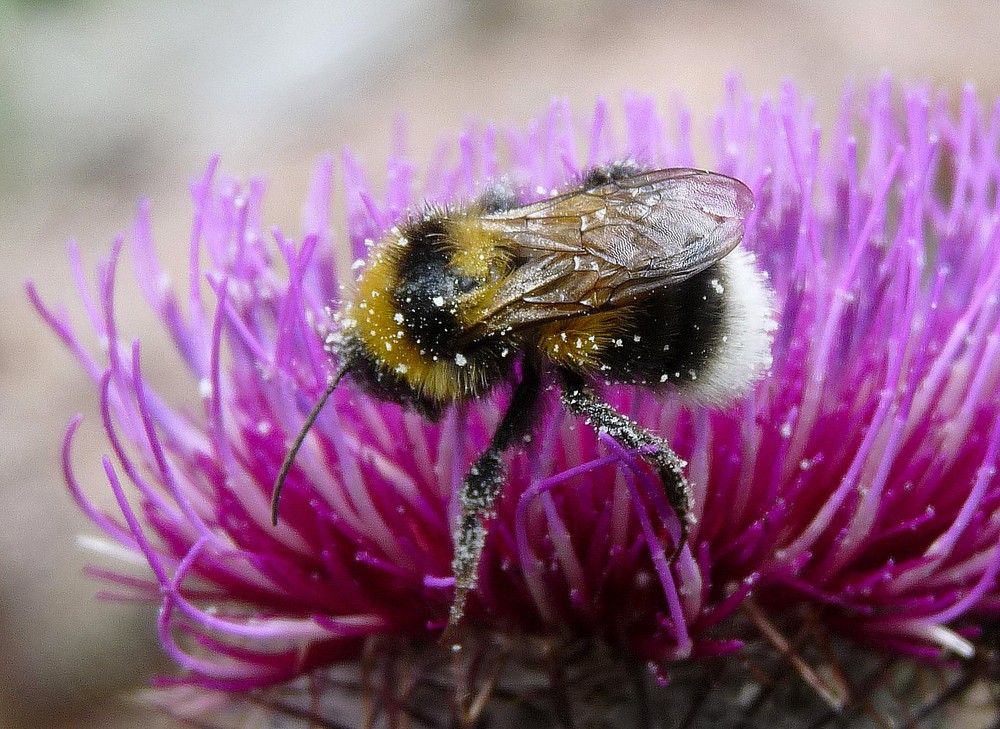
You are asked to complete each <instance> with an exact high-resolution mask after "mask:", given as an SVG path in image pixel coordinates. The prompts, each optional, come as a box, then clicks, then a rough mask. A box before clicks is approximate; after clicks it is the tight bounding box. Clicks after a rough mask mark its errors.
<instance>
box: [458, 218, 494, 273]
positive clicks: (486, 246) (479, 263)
mask: <svg viewBox="0 0 1000 729" xmlns="http://www.w3.org/2000/svg"><path fill="white" fill-rule="evenodd" d="M448 222H449V226H448V227H449V233H450V240H451V242H452V243H453V245H454V251H453V252H452V255H451V265H452V267H454V269H455V271H456V272H457V273H460V274H463V275H465V276H469V277H471V278H475V279H478V280H480V281H486V280H487V279H488V278H489V277H490V273H491V270H492V269H493V268H494V267H495V266H496V265H497V263H499V262H501V261H504V260H505V251H504V249H502V248H498V247H497V240H496V236H495V235H494V234H493V233H489V232H487V231H485V230H483V227H482V225H480V224H479V221H478V219H477V218H476V217H475V216H464V217H460V218H454V219H451V220H449V221H448ZM498 259H499V260H498Z"/></svg>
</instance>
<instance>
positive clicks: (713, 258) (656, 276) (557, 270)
mask: <svg viewBox="0 0 1000 729" xmlns="http://www.w3.org/2000/svg"><path fill="white" fill-rule="evenodd" d="M752 209H753V194H752V193H751V192H750V190H749V189H748V188H747V187H746V185H744V184H743V183H742V182H740V181H739V180H735V179H733V178H731V177H727V176H725V175H720V174H717V173H714V172H706V171H702V170H692V169H684V168H677V169H664V170H655V171H652V172H646V173H642V174H638V175H633V176H631V177H627V178H625V179H623V180H616V181H612V182H608V183H606V184H604V185H601V186H599V187H595V188H592V189H589V190H578V191H574V192H569V193H566V194H564V195H559V196H557V197H553V198H550V199H547V200H542V201H539V202H537V203H533V204H531V205H526V206H524V207H520V208H515V209H512V210H508V211H504V212H500V213H496V214H491V215H488V216H485V217H484V218H483V219H482V221H481V224H482V225H483V226H484V228H485V229H486V230H487V231H489V232H492V233H494V234H497V235H499V236H500V237H501V238H504V239H506V240H507V241H509V244H510V247H511V249H512V250H513V252H514V254H515V258H516V259H517V260H518V261H519V265H518V266H517V267H516V268H515V269H514V271H513V272H512V273H511V274H510V275H509V276H507V277H506V278H505V279H504V280H503V281H501V282H500V284H499V285H498V286H496V287H495V288H494V290H493V291H491V295H490V297H489V300H488V301H484V302H482V303H481V304H480V305H479V307H477V308H478V309H479V310H478V311H477V312H476V315H475V316H474V317H473V319H475V320H476V321H478V322H480V323H482V324H484V325H486V328H487V329H489V330H494V331H496V330H501V329H504V328H509V327H515V328H516V327H521V326H530V325H533V324H541V323H544V322H546V321H551V320H554V319H561V318H566V317H571V316H579V315H583V314H587V313H592V312H593V311H594V310H596V309H599V308H607V307H612V306H615V305H621V304H625V303H629V302H632V301H635V300H637V299H640V298H641V297H642V296H643V295H644V294H647V293H649V292H651V291H654V290H656V289H659V288H661V287H662V286H664V285H669V284H671V283H677V282H680V281H683V280H685V279H687V278H690V277H691V276H694V275H695V274H697V273H700V272H701V271H704V270H705V269H706V268H708V267H709V266H711V265H712V264H713V263H716V262H717V261H719V260H720V259H722V258H723V257H724V256H725V255H726V254H727V253H729V252H730V251H731V250H732V249H733V248H735V247H736V246H737V245H738V244H739V242H740V240H742V238H743V219H744V218H745V217H746V216H747V214H748V213H749V212H750V211H751V210H752Z"/></svg>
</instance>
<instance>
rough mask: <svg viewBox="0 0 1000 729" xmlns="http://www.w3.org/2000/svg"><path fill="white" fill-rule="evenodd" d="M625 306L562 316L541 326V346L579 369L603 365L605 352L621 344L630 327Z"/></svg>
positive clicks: (550, 355)
mask: <svg viewBox="0 0 1000 729" xmlns="http://www.w3.org/2000/svg"><path fill="white" fill-rule="evenodd" d="M628 320H629V312H628V311H627V310H625V309H616V310H614V311H602V312H599V313H597V314H590V315H589V316H580V317H573V318H570V319H562V320H560V321H555V322H552V323H551V324H546V325H544V326H541V327H539V329H538V334H539V336H538V346H539V348H540V349H541V350H542V352H544V353H545V355H546V356H547V357H548V358H549V359H550V360H552V362H554V363H555V364H557V365H560V366H562V367H569V368H570V369H573V370H576V371H578V372H585V371H592V370H594V369H597V368H599V366H600V363H601V353H602V352H604V351H606V350H608V349H610V348H612V347H615V346H621V340H620V339H619V338H618V337H620V336H621V333H622V332H623V331H627V329H628Z"/></svg>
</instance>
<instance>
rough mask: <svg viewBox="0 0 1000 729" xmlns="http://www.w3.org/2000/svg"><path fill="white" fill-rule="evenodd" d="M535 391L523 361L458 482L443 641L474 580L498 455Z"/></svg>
mask: <svg viewBox="0 0 1000 729" xmlns="http://www.w3.org/2000/svg"><path fill="white" fill-rule="evenodd" d="M540 391H541V377H540V374H539V372H538V369H537V368H536V367H534V366H533V365H532V364H530V363H525V365H524V371H523V373H522V376H521V382H520V383H519V384H518V385H517V388H516V389H515V390H514V394H513V395H512V396H511V398H510V404H509V405H508V406H507V411H506V412H505V413H504V415H503V418H502V419H501V421H500V425H499V426H497V429H496V431H495V432H494V433H493V438H492V439H491V440H490V445H489V448H487V449H486V450H485V451H484V452H483V454H482V455H480V456H479V458H477V459H476V461H475V463H473V464H472V467H471V468H470V469H469V472H468V473H467V474H466V475H465V478H464V479H463V480H462V486H461V490H460V491H459V494H458V500H459V506H460V507H461V514H460V516H459V522H458V527H457V528H456V529H455V535H454V542H455V556H454V558H453V560H452V563H451V566H452V572H453V573H454V575H455V598H454V601H453V602H452V604H451V611H450V612H449V614H448V627H447V628H445V632H444V634H443V635H442V636H441V642H442V643H443V644H448V643H452V642H453V640H452V636H453V635H454V631H455V628H456V626H457V625H458V623H459V621H460V620H461V619H462V615H463V614H464V613H465V602H466V599H467V598H468V596H469V593H470V592H472V590H473V589H475V587H476V581H477V580H478V579H479V559H480V557H481V556H482V554H483V547H484V546H485V544H486V535H487V533H488V529H487V525H486V522H487V521H488V520H489V519H492V518H493V516H494V515H495V513H496V511H495V506H496V500H497V497H498V496H499V495H500V488H501V487H502V486H503V482H504V478H505V476H506V469H505V468H504V464H503V459H502V456H503V453H504V451H506V450H507V449H508V448H510V447H511V446H512V445H514V443H515V442H516V441H517V440H518V439H520V438H523V437H524V436H525V435H526V434H527V433H528V432H530V430H531V426H532V424H533V423H534V417H533V415H534V412H533V411H534V409H535V404H536V403H537V402H538V395H539V393H540Z"/></svg>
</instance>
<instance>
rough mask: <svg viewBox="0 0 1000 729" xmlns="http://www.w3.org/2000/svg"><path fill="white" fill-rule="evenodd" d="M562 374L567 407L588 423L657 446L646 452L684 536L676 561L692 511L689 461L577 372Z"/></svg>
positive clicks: (632, 443) (632, 444)
mask: <svg viewBox="0 0 1000 729" xmlns="http://www.w3.org/2000/svg"><path fill="white" fill-rule="evenodd" d="M560 375H561V377H562V382H563V387H562V401H563V404H564V405H565V406H566V408H567V409H568V410H569V411H570V412H573V413H575V414H577V415H579V416H581V417H583V418H585V419H586V421H587V424H588V425H591V426H593V427H594V429H595V430H597V431H598V432H600V433H607V434H608V435H610V436H611V437H612V438H614V439H615V440H617V441H618V442H619V443H621V444H622V445H623V446H625V447H626V448H645V447H647V446H653V447H654V448H655V450H653V451H652V452H650V453H647V454H645V457H646V458H647V459H649V460H650V461H651V462H652V463H653V465H654V466H656V469H657V470H658V471H659V473H660V478H661V479H662V481H663V488H664V490H665V491H666V496H667V501H668V502H669V503H670V508H672V509H673V510H674V513H675V514H677V519H678V521H679V522H680V525H681V534H680V539H679V540H678V541H677V545H676V548H675V550H674V554H673V556H672V557H671V562H676V561H677V558H678V557H679V556H680V553H681V549H682V548H683V546H684V545H685V544H686V543H687V536H688V528H689V519H690V515H691V485H690V484H689V483H688V480H687V477H686V476H685V475H684V466H686V465H687V464H686V463H685V462H684V461H683V460H681V458H680V457H679V456H678V455H677V454H676V453H674V451H673V449H672V448H671V447H670V445H669V444H668V443H667V442H666V441H665V440H663V439H662V438H660V437H658V436H656V435H654V434H653V433H650V432H649V431H648V430H646V429H645V428H643V427H642V426H640V425H639V424H638V423H636V422H635V421H634V420H632V419H631V418H629V417H627V416H625V415H622V414H621V413H620V412H618V411H617V410H615V409H614V408H613V407H611V406H610V405H608V404H607V403H606V402H604V401H603V400H601V398H600V397H598V395H597V393H595V392H594V391H593V389H591V388H590V387H589V386H588V385H587V384H586V383H585V382H584V380H583V378H582V377H580V376H579V375H578V374H576V373H575V372H571V371H569V370H560Z"/></svg>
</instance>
